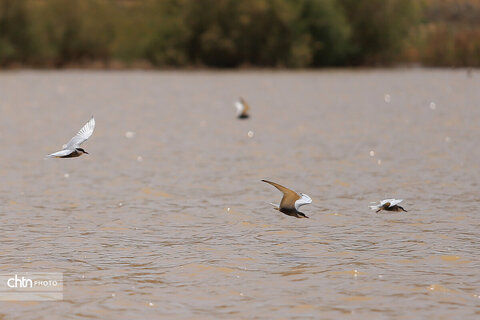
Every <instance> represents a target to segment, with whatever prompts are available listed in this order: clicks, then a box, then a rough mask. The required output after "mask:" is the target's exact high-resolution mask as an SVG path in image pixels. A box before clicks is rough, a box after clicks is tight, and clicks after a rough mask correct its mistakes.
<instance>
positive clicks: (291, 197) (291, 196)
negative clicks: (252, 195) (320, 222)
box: [262, 180, 312, 218]
mask: <svg viewBox="0 0 480 320" xmlns="http://www.w3.org/2000/svg"><path fill="white" fill-rule="evenodd" d="M262 181H263V182H266V183H269V184H271V185H272V186H274V187H275V188H277V189H278V190H280V192H282V193H283V198H282V201H281V202H280V207H277V206H276V205H275V204H273V203H271V205H272V206H274V209H275V210H278V211H280V212H282V213H284V214H286V215H287V216H292V217H296V218H308V217H307V216H306V215H305V214H304V213H303V212H300V211H299V209H300V207H301V206H303V205H306V204H309V203H312V199H311V198H310V197H309V196H307V195H306V194H303V193H300V194H299V193H296V192H295V191H293V190H290V189H288V188H285V187H284V186H281V185H279V184H278V183H275V182H271V181H268V180H262Z"/></svg>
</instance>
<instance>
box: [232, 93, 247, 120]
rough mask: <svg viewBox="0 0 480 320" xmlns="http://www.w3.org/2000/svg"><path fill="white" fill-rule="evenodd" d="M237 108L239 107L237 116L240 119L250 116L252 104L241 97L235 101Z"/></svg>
mask: <svg viewBox="0 0 480 320" xmlns="http://www.w3.org/2000/svg"><path fill="white" fill-rule="evenodd" d="M235 108H237V118H238V119H247V118H248V117H250V115H249V114H248V111H249V110H250V106H249V105H248V103H247V102H246V101H245V100H243V98H240V99H239V100H238V101H235Z"/></svg>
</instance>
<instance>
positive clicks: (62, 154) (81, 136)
mask: <svg viewBox="0 0 480 320" xmlns="http://www.w3.org/2000/svg"><path fill="white" fill-rule="evenodd" d="M94 129H95V119H94V118H93V117H92V118H91V119H90V120H89V121H88V122H87V123H86V124H85V125H84V126H83V128H82V129H80V131H78V133H77V134H76V135H75V136H74V137H73V138H72V139H71V140H70V141H69V142H68V143H67V144H64V145H63V150H61V151H57V152H55V153H51V154H49V155H48V156H47V157H49V158H76V157H80V156H81V155H82V154H84V153H86V154H88V152H87V151H85V150H83V149H82V148H80V145H81V144H82V143H84V142H85V141H87V140H88V138H90V136H91V135H92V133H93V130H94Z"/></svg>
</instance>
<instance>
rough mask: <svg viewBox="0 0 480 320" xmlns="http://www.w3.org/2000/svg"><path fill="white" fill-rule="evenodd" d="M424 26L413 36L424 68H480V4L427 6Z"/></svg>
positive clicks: (470, 0) (463, 0)
mask: <svg viewBox="0 0 480 320" xmlns="http://www.w3.org/2000/svg"><path fill="white" fill-rule="evenodd" d="M425 3H426V6H425V9H424V11H423V15H424V21H425V23H423V24H421V25H420V26H419V27H418V28H417V29H416V31H417V32H416V33H415V34H413V35H412V37H411V38H412V39H413V41H415V43H416V44H417V45H416V47H417V50H418V52H419V53H418V55H419V60H420V61H421V62H422V63H423V64H425V65H435V66H452V67H461V66H472V67H480V1H478V0H455V1H452V0H444V1H432V0H428V1H426V2H425Z"/></svg>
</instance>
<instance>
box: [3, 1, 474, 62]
mask: <svg viewBox="0 0 480 320" xmlns="http://www.w3.org/2000/svg"><path fill="white" fill-rule="evenodd" d="M399 63H421V64H424V65H432V66H480V0H457V1H453V0H362V1H359V0H241V1H238V0H0V66H3V67H6V66H7V67H8V66H17V65H18V66H33V67H65V66H92V65H97V66H100V67H111V68H115V67H125V66H126V67H128V66H145V67H160V68H169V67H194V68H195V67H218V68H224V67H250V66H252V67H274V68H276V67H280V68H281V67H288V68H306V67H335V66H362V65H363V66H371V65H391V64H399Z"/></svg>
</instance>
